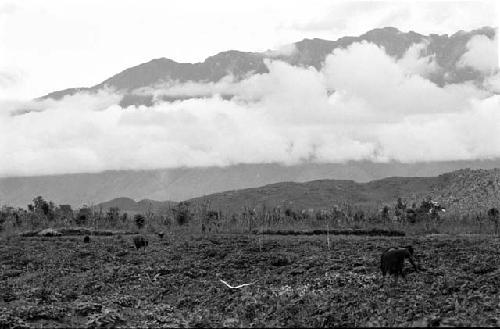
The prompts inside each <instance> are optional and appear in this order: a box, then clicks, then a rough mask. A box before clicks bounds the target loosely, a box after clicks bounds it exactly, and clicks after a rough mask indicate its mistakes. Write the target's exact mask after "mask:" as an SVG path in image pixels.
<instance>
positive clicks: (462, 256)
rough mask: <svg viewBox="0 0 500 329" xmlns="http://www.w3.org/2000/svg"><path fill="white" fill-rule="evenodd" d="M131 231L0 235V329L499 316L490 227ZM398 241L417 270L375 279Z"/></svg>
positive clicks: (482, 321)
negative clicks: (143, 239)
mask: <svg viewBox="0 0 500 329" xmlns="http://www.w3.org/2000/svg"><path fill="white" fill-rule="evenodd" d="M132 237H133V236H132V235H123V236H109V237H96V236H92V237H91V239H92V240H91V242H90V243H89V244H84V243H83V237H81V236H76V237H64V236H63V237H31V238H28V237H17V236H16V237H14V236H13V237H10V238H4V239H3V240H2V241H1V244H0V264H1V272H0V290H1V292H0V296H1V298H0V327H1V328H4V327H9V326H12V327H15V326H19V327H22V326H34V327H47V326H50V327H53V326H62V327H69V326H71V327H86V326H89V327H104V326H123V327H130V326H142V327H144V326H148V327H188V326H189V327H211V326H213V327H220V326H224V327H241V326H244V327H263V326H265V327H296V326H306V327H313V326H314V327H315V326H319V327H329V326H427V325H429V326H437V325H466V326H470V325H475V326H479V325H484V326H500V239H499V238H495V237H493V236H486V235H482V236H478V235H469V236H465V235H462V236H443V235H433V236H420V237H400V238H395V237H390V238H389V237H356V236H331V237H330V248H328V245H327V242H326V236H325V235H321V236H319V235H318V236H266V235H263V236H256V235H242V234H238V235H236V234H235V235H212V236H202V235H185V236H181V235H176V237H173V236H165V237H164V238H163V239H159V238H158V237H157V236H155V235H149V236H148V239H149V242H150V243H149V246H148V247H147V249H146V250H142V249H141V250H136V249H134V247H133V243H132ZM406 244H412V245H413V246H414V247H415V250H416V255H417V259H418V261H419V263H420V266H421V267H422V268H423V270H422V271H421V272H418V273H416V272H413V271H412V270H411V269H410V266H409V264H407V265H406V266H407V278H408V280H407V282H404V281H403V280H400V282H399V284H398V286H393V285H392V283H393V280H392V278H391V279H386V282H385V284H384V285H382V280H381V275H380V271H379V269H378V266H379V260H380V254H381V252H382V251H383V250H384V249H385V248H387V247H389V246H397V245H406ZM220 279H222V280H224V281H226V282H227V283H229V284H230V285H233V286H236V285H239V284H243V283H253V284H251V285H248V286H245V287H243V288H241V289H229V288H228V287H227V286H226V285H224V284H223V283H222V282H221V281H220Z"/></svg>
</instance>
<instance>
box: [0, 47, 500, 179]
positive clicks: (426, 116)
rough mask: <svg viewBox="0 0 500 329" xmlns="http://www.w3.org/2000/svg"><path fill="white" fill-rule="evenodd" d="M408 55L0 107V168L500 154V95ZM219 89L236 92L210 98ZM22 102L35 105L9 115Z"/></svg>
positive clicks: (341, 58)
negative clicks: (439, 78) (143, 98)
mask: <svg viewBox="0 0 500 329" xmlns="http://www.w3.org/2000/svg"><path fill="white" fill-rule="evenodd" d="M417 53H418V51H412V52H409V53H408V57H407V58H406V59H405V58H403V59H402V60H399V61H398V60H395V59H393V58H391V57H389V56H388V55H386V54H385V52H384V50H383V49H381V48H379V47H377V46H375V45H373V44H367V43H362V44H354V45H352V46H351V47H349V48H347V49H343V50H336V51H335V52H334V53H333V54H331V55H330V56H328V58H327V60H326V62H325V66H324V68H323V69H322V70H320V71H317V70H316V69H314V68H299V67H293V66H290V65H288V64H286V63H283V62H280V61H268V62H266V64H267V65H268V68H269V73H266V74H258V75H254V76H252V77H249V78H247V79H245V80H243V81H239V82H236V81H234V80H233V79H232V78H231V77H228V78H226V79H224V80H222V81H221V82H219V83H210V84H199V83H198V84H196V83H186V84H171V85H163V86H158V87H157V89H156V90H155V92H156V93H157V95H162V94H169V93H170V94H171V95H175V94H185V95H192V94H200V93H202V94H204V95H205V96H207V97H208V98H198V99H189V100H184V101H177V102H173V103H167V102H157V103H156V104H154V105H153V106H151V107H145V106H138V107H136V106H130V107H128V108H126V109H123V108H121V107H120V106H118V105H116V104H117V103H118V102H119V101H120V99H121V96H120V95H116V94H114V93H113V91H111V90H105V91H101V92H99V93H97V94H77V95H74V96H68V97H65V98H63V99H62V100H60V101H54V100H46V101H42V102H29V103H26V104H16V103H10V104H5V103H4V104H3V105H1V104H0V108H3V111H2V112H0V131H1V132H2V138H1V139H0V154H2V156H3V161H2V162H0V175H33V174H54V173H66V172H89V171H101V170H105V169H151V168H167V167H179V166H208V165H219V166H223V165H230V164H236V163H269V162H279V163H285V164H293V163H298V162H301V161H314V162H341V161H347V160H360V159H369V160H373V161H388V160H400V161H404V162H414V161H435V160H456V159H475V158H490V157H498V156H500V140H499V138H500V137H498V136H497V137H495V136H496V135H495V134H493V133H491V132H493V131H498V130H499V129H500V111H498V108H500V96H495V95H493V94H491V93H490V92H488V91H484V90H480V89H478V88H477V87H475V86H474V85H469V84H461V85H448V86H446V87H444V88H440V87H438V86H436V85H434V84H433V83H431V82H430V81H428V80H427V79H425V78H424V77H422V76H421V75H420V74H421V73H422V69H421V66H419V65H416V66H415V65H409V64H408V63H413V64H414V63H419V61H420V60H421V58H420V57H418V56H417V55H415V54H417ZM367 58H369V59H370V60H369V61H367V60H366V59H367ZM426 61H427V60H426ZM426 63H427V62H426ZM424 66H425V65H424ZM426 70H427V68H426V69H425V70H424V72H427V71H426ZM492 84H493V82H492ZM490 89H491V88H490ZM332 90H335V92H333V93H332ZM149 91H151V90H149ZM149 91H148V92H149ZM225 93H231V94H232V95H234V98H232V99H231V100H224V99H222V98H221V97H219V96H217V95H214V94H225ZM19 108H21V109H22V108H30V109H35V110H37V111H38V112H31V113H27V114H20V115H14V116H13V115H11V113H12V111H13V110H15V109H19Z"/></svg>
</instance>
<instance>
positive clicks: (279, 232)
mask: <svg viewBox="0 0 500 329" xmlns="http://www.w3.org/2000/svg"><path fill="white" fill-rule="evenodd" d="M327 233H328V234H332V235H369V236H405V232H403V231H397V230H384V229H370V230H362V229H344V230H342V229H340V230H339V229H332V230H308V231H295V230H263V231H260V230H254V231H253V234H266V235H319V234H327Z"/></svg>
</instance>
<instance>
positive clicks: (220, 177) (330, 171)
mask: <svg viewBox="0 0 500 329" xmlns="http://www.w3.org/2000/svg"><path fill="white" fill-rule="evenodd" d="M495 33H496V31H495V29H493V28H490V27H484V28H481V29H477V30H473V31H468V32H465V31H459V32H457V33H454V34H452V35H446V34H444V35H437V34H431V35H422V34H419V33H416V32H413V31H410V32H407V33H406V32H401V31H399V30H398V29H396V28H392V27H386V28H380V29H374V30H371V31H369V32H367V33H365V34H363V35H360V36H356V37H343V38H340V39H338V40H335V41H329V40H323V39H304V40H302V41H299V42H296V43H294V44H292V47H290V49H291V50H290V51H288V52H280V51H266V52H260V53H259V52H241V51H236V50H230V51H225V52H221V53H219V54H216V55H214V56H211V57H208V58H207V59H205V61H204V62H202V63H177V62H175V61H173V60H171V59H167V58H159V59H154V60H152V61H150V62H147V63H143V64H140V65H138V66H134V67H131V68H128V69H126V70H124V71H122V72H120V73H118V74H116V75H114V76H112V77H110V78H109V79H106V80H105V81H103V82H101V83H99V84H96V85H95V86H91V87H81V88H70V89H65V90H61V91H55V92H52V93H49V94H48V95H45V96H42V97H40V98H39V100H40V99H61V98H62V97H65V96H69V95H73V94H75V93H77V92H82V91H85V92H89V93H94V92H98V91H99V90H101V89H102V88H111V89H113V90H115V91H116V92H117V93H119V94H121V95H122V96H123V97H122V98H121V102H120V104H121V105H122V106H123V107H126V106H129V105H140V104H143V105H150V104H152V103H153V101H154V99H153V95H152V94H148V93H147V92H144V90H147V87H154V86H156V85H158V84H161V83H165V82H169V81H170V82H188V81H195V82H217V81H219V80H220V79H222V78H224V77H226V76H232V77H233V78H234V79H236V80H238V79H240V80H241V79H243V78H246V77H248V76H251V75H252V74H258V73H265V72H267V71H268V70H267V66H266V65H265V60H266V59H279V60H281V61H285V62H287V63H289V64H292V65H296V66H304V67H307V66H313V67H315V68H316V69H320V68H321V66H322V63H323V62H324V60H325V57H326V56H327V55H328V54H330V53H331V52H332V51H334V50H335V49H341V48H346V47H348V46H350V45H352V44H353V43H356V42H363V41H366V42H371V43H374V44H376V45H379V46H381V47H383V48H384V49H385V51H386V52H387V53H388V54H389V55H391V56H393V57H394V58H401V57H402V56H404V54H405V53H406V51H407V50H408V49H409V47H411V46H412V45H415V44H422V43H423V44H426V45H427V46H426V47H424V48H422V51H423V53H422V54H421V55H423V56H432V57H433V58H434V60H435V61H436V63H437V64H438V66H439V70H437V71H436V72H434V73H433V74H432V75H431V76H429V77H428V78H429V79H430V80H431V81H433V82H434V83H436V84H437V85H439V86H443V85H446V84H452V83H461V82H466V81H470V82H472V83H476V82H480V81H481V79H483V75H482V74H481V72H479V71H476V70H474V69H472V68H469V67H462V66H460V65H457V63H458V61H459V59H460V58H461V56H462V55H463V54H464V53H465V52H466V51H467V43H468V42H469V40H471V38H472V37H474V36H476V35H484V36H486V37H488V38H490V39H493V38H494V37H495ZM139 91H140V92H139ZM223 96H224V97H229V98H230V97H231V95H223ZM186 97H187V96H185V95H173V96H168V97H166V96H165V97H164V98H163V99H161V100H162V101H175V100H178V99H184V98H186ZM189 97H198V96H197V95H192V96H189ZM204 97H206V96H204ZM496 167H500V159H491V160H484V161H483V160H471V161H448V162H422V163H408V164H407V163H399V162H389V163H373V162H369V161H351V162H347V163H337V164H317V163H310V162H304V163H302V164H299V165H293V166H284V165H279V164H273V163H266V164H240V165H232V166H227V167H204V168H197V167H194V168H175V169H158V170H141V171H132V170H129V171H105V172H101V173H82V174H63V175H51V176H36V177H3V178H0V203H1V204H10V205H15V206H26V204H27V203H29V202H31V200H32V199H33V198H34V197H35V196H37V195H42V196H43V197H44V198H46V199H49V200H53V201H54V202H56V203H58V204H71V205H73V206H81V205H83V204H97V203H99V202H103V201H104V200H111V199H113V198H116V197H128V198H134V199H139V200H141V199H151V200H171V201H181V200H186V199H191V198H196V197H201V196H204V195H209V194H212V193H217V192H223V191H228V190H237V189H245V188H254V187H259V186H263V185H266V184H273V183H279V182H307V181H312V180H325V179H337V180H339V179H340V180H353V181H355V182H368V181H372V180H376V179H382V178H385V177H394V176H403V177H429V176H437V175H440V174H443V173H446V172H450V171H453V170H458V169H462V168H472V169H480V168H482V169H492V168H496Z"/></svg>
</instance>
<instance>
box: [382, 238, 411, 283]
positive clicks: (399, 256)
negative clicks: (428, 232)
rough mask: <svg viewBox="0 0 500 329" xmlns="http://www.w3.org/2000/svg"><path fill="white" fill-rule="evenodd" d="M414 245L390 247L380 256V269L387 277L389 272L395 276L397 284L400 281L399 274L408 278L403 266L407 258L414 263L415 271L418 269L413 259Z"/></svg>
mask: <svg viewBox="0 0 500 329" xmlns="http://www.w3.org/2000/svg"><path fill="white" fill-rule="evenodd" d="M413 251H414V250H413V247H412V246H406V247H393V248H389V249H387V250H386V251H384V253H383V254H382V256H381V257H380V270H381V271H382V275H383V276H384V278H385V275H386V274H387V273H389V274H392V275H394V276H395V284H397V283H398V276H401V277H403V279H405V280H406V278H405V275H404V272H403V268H404V263H405V259H408V260H409V261H410V263H411V264H412V265H413V268H414V269H415V271H418V269H417V265H416V264H415V261H414V259H413Z"/></svg>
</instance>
